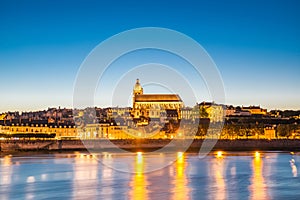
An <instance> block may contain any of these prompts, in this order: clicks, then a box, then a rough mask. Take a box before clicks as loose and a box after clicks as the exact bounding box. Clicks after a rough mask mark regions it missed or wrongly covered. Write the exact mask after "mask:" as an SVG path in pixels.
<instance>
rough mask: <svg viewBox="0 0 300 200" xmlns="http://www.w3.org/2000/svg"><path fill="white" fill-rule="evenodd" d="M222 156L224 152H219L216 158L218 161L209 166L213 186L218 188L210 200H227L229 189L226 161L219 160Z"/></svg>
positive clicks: (215, 160)
mask: <svg viewBox="0 0 300 200" xmlns="http://www.w3.org/2000/svg"><path fill="white" fill-rule="evenodd" d="M222 155H223V152H222V151H219V152H218V153H217V156H216V158H217V159H214V160H213V162H212V163H211V164H209V165H207V167H208V171H209V175H210V177H211V178H210V179H211V181H212V183H211V184H213V185H214V186H215V187H216V192H212V193H210V195H211V196H210V197H209V199H227V188H226V182H225V179H224V173H225V160H224V159H219V158H222Z"/></svg>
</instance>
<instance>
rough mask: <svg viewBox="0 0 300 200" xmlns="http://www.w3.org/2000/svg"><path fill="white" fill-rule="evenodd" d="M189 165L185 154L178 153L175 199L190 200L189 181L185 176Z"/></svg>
mask: <svg viewBox="0 0 300 200" xmlns="http://www.w3.org/2000/svg"><path fill="white" fill-rule="evenodd" d="M186 166H187V163H186V162H185V158H184V153H182V152H178V153H177V160H176V166H175V167H176V174H175V177H174V186H175V188H174V192H173V199H189V198H190V197H189V189H188V187H187V179H186V175H185V168H186Z"/></svg>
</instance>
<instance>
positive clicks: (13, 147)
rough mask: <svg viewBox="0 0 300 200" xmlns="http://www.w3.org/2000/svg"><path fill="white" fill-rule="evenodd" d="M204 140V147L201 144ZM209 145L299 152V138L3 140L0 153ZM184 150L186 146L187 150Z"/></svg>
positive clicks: (233, 149)
mask: <svg viewBox="0 0 300 200" xmlns="http://www.w3.org/2000/svg"><path fill="white" fill-rule="evenodd" d="M204 141H205V145H203V144H204ZM204 146H208V149H209V150H210V149H211V148H210V147H212V146H213V149H212V150H223V151H300V140H299V139H274V140H263V139H257V140H255V139H239V140H224V139H222V140H212V139H207V140H202V139H195V140H193V141H192V140H190V141H188V140H180V139H178V140H169V139H143V140H138V139H137V140H84V141H81V140H2V141H0V151H1V152H24V151H36V152H37V151H41V152H52V151H85V150H92V151H93V150H96V151H97V152H102V151H103V152H104V151H110V150H114V149H119V148H121V149H124V150H127V151H132V152H136V151H155V150H158V149H162V148H164V149H165V150H168V149H169V150H182V151H186V150H187V151H190V152H199V150H200V148H201V147H204ZM186 147H189V148H188V149H187V148H186Z"/></svg>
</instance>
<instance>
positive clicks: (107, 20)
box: [0, 1, 300, 113]
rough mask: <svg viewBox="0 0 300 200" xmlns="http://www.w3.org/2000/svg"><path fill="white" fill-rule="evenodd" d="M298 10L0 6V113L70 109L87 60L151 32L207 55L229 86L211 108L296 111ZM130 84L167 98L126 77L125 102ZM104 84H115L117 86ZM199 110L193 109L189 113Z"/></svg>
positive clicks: (271, 4)
mask: <svg viewBox="0 0 300 200" xmlns="http://www.w3.org/2000/svg"><path fill="white" fill-rule="evenodd" d="M115 4H118V5H119V6H117V7H116V6H115ZM70 5H72V6H70ZM299 7H300V3H299V2H298V1H290V2H288V3H287V2H284V1H264V2H260V1H245V2H243V3H240V2H239V1H230V2H226V3H225V2H217V1H210V2H206V1H199V2H197V1H189V2H184V3H183V2H180V1H178V2H176V4H175V3H174V5H172V6H170V5H169V4H168V2H154V3H153V2H152V3H151V2H148V1H144V2H137V1H130V2H97V1H90V2H89V3H86V2H84V1H77V2H73V1H72V2H69V1H63V2H60V3H59V4H57V3H55V2H51V1H43V2H40V1H29V2H18V3H17V4H16V3H15V2H9V1H1V2H0V19H1V20H0V24H1V28H0V30H1V31H0V43H1V46H0V66H1V73H0V80H1V82H2V84H1V93H2V94H1V99H0V113H1V112H6V111H30V110H43V109H46V108H48V107H58V106H61V107H68V108H71V107H72V100H73V98H72V96H73V88H74V82H75V80H76V74H77V73H78V70H79V68H80V65H81V64H82V62H83V61H84V59H85V58H86V56H87V55H88V54H89V53H90V51H91V50H93V48H94V47H95V46H97V45H98V44H99V43H100V42H102V41H104V40H105V39H107V38H109V37H111V36H113V35H115V34H117V33H119V32H122V31H126V30H128V29H133V28H139V27H149V26H150V27H164V28H169V29H173V30H176V31H179V32H182V33H183V34H186V35H188V36H189V37H191V38H193V39H194V40H196V41H197V42H198V43H199V44H201V45H202V46H203V47H204V49H205V50H206V51H207V52H208V54H209V55H210V56H211V58H212V59H213V60H214V62H215V63H216V66H217V67H218V69H219V71H220V74H221V77H222V79H223V83H224V87H225V94H226V101H225V102H217V103H225V104H229V105H230V104H232V105H260V106H261V107H263V108H267V109H268V110H271V109H282V110H286V109H291V110H300V105H299V100H300V89H299V87H298V86H299V85H300V79H299V74H300V73H299V72H300V67H299V66H300V48H299V47H300V38H299V36H298V35H300V28H299V24H300V23H299V22H300V13H299V12H298V10H299ZM166 11H167V12H166ZM16 13H18V14H17V15H16ZM122 16H126V17H122ZM159 55H162V57H160V58H159V59H160V60H164V61H165V64H166V65H169V66H172V67H174V68H175V69H178V70H179V71H180V70H181V71H180V73H182V74H183V73H186V74H187V76H190V75H191V72H189V71H188V70H185V69H187V68H186V67H185V65H186V63H184V62H183V61H180V60H178V59H177V58H176V57H174V56H173V57H172V56H170V55H168V54H167V53H163V54H161V52H160V54H159ZM159 55H158V52H155V51H143V52H133V53H132V54H130V55H128V57H127V58H120V59H119V60H118V61H116V62H115V63H114V64H115V68H113V70H112V71H111V72H110V73H111V74H115V73H117V72H118V73H120V74H121V73H122V72H126V70H123V71H122V70H116V69H120V66H121V67H122V69H128V68H129V67H132V66H136V65H141V64H144V63H143V62H145V61H147V62H151V61H152V60H151V59H152V58H153V57H154V56H159ZM151 56H152V57H151ZM137 58H139V59H140V60H139V59H137ZM126 67H127V68H126ZM162 74H164V73H162ZM136 78H141V80H142V83H145V84H146V86H145V89H147V91H148V93H157V92H158V93H164V92H171V91H166V90H165V89H164V88H162V87H157V86H155V85H147V83H150V82H151V80H145V78H147V77H136V76H135V77H132V76H130V77H128V82H127V84H126V88H124V90H123V91H124V95H127V96H125V97H128V98H129V96H130V95H131V93H132V86H133V83H134V81H135V79H136ZM162 78H164V77H163V76H162ZM143 79H144V80H145V81H143ZM166 79H168V78H167V77H166ZM104 80H106V83H115V82H117V81H118V79H117V77H115V78H114V79H111V80H108V79H104ZM110 81H111V82H110ZM112 81H115V82H112ZM190 81H195V82H194V83H195V85H199V91H200V92H199V93H200V95H198V96H197V97H196V98H195V99H196V100H197V101H198V102H201V101H211V100H213V99H210V96H209V91H207V89H205V84H204V83H203V81H202V80H195V79H192V78H191V80H190ZM197 81H198V82H197ZM174 86H176V85H174ZM177 86H178V88H179V87H180V84H178V85H177ZM124 87H125V86H124ZM107 92H108V94H110V93H109V92H111V91H107ZM183 96H184V95H183ZM189 99H190V98H189V97H188V96H187V97H186V101H189ZM95 102H96V103H95V105H96V106H98V107H109V106H117V105H118V104H121V103H122V102H115V103H116V104H117V105H109V104H110V102H109V101H107V99H105V98H104V99H103V97H101V96H100V97H99V96H97V95H96V96H95ZM192 102H194V103H192ZM126 103H127V104H128V105H130V104H129V103H128V102H123V104H126ZM195 103H196V102H195V101H192V100H191V102H189V103H187V106H188V105H189V106H193V105H194V104H195ZM119 106H124V105H119Z"/></svg>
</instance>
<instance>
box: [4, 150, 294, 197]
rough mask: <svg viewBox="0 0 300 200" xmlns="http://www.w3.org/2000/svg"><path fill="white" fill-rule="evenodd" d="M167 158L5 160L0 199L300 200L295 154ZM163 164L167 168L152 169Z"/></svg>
mask: <svg viewBox="0 0 300 200" xmlns="http://www.w3.org/2000/svg"><path fill="white" fill-rule="evenodd" d="M167 157H168V155H167V154H165V155H164V154H154V153H153V154H152V153H125V154H113V153H111V154H110V153H107V152H105V153H103V154H101V155H98V156H96V155H90V154H88V153H80V152H74V153H57V154H35V155H14V156H12V155H5V156H1V158H0V199H1V200H6V199H20V200H21V199H22V200H23V199H89V200H92V199H180V200H181V199H255V200H260V199H300V177H299V176H298V175H299V170H298V171H297V165H298V166H300V154H297V153H295V154H294V153H283V152H257V153H255V152H246V153H232V152H214V153H211V154H210V155H208V156H206V157H204V158H201V159H200V158H199V156H198V155H197V154H193V153H181V152H179V153H177V159H175V160H174V161H172V160H171V161H170V160H168V159H166V158H167ZM159 160H167V161H168V165H166V166H161V169H157V168H153V167H151V166H156V164H157V161H159ZM166 163H167V162H166ZM146 169H148V170H146ZM149 169H151V170H149Z"/></svg>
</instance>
